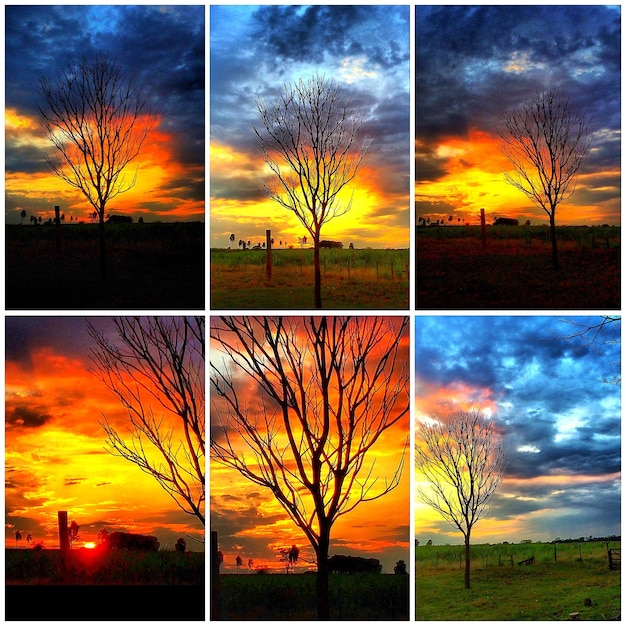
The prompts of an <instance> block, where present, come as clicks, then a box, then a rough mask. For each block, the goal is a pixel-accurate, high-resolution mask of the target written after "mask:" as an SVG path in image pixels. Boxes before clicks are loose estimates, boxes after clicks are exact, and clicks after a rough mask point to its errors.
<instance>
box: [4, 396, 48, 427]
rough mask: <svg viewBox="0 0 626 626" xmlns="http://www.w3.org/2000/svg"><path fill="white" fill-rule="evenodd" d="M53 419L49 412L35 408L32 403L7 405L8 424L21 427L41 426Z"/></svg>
mask: <svg viewBox="0 0 626 626" xmlns="http://www.w3.org/2000/svg"><path fill="white" fill-rule="evenodd" d="M7 404H8V402H7ZM53 419H54V418H53V416H52V415H50V414H49V413H42V412H41V411H39V410H38V409H33V408H32V407H31V405H28V406H26V405H18V406H14V407H10V406H7V407H6V423H7V425H11V426H15V427H19V428H41V427H42V426H45V425H46V424H47V423H48V422H50V421H52V420H53Z"/></svg>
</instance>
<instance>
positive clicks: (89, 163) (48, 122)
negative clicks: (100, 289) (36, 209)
mask: <svg viewBox="0 0 626 626" xmlns="http://www.w3.org/2000/svg"><path fill="white" fill-rule="evenodd" d="M39 93H40V96H41V98H42V101H43V103H42V104H41V105H38V106H37V111H38V113H39V117H40V120H41V124H42V126H43V129H44V131H45V133H46V136H47V138H48V139H49V140H50V141H51V142H52V144H53V145H54V147H55V149H56V150H55V153H54V155H52V156H49V157H48V167H49V169H50V172H51V173H52V174H54V175H55V176H57V177H58V178H60V179H61V180H63V181H65V182H66V183H67V184H69V185H71V186H72V187H75V188H76V189H78V190H79V191H80V192H81V193H82V194H83V195H84V196H85V198H87V200H88V201H89V203H90V204H91V205H92V206H93V208H94V209H95V213H96V215H97V217H99V220H100V230H99V235H100V237H99V238H100V276H101V279H102V280H105V279H106V250H105V237H104V218H105V210H106V207H107V204H108V202H109V201H110V200H111V199H112V198H115V197H116V196H117V195H119V194H121V193H124V192H126V191H128V190H129V189H131V188H132V187H134V185H135V182H136V179H137V172H136V171H135V173H134V175H132V176H130V177H128V176H127V171H126V169H127V166H128V165H129V164H130V163H131V162H132V161H133V160H134V159H135V158H136V157H137V156H138V155H139V153H140V151H141V149H142V147H143V144H144V141H145V139H146V137H147V136H148V133H149V132H150V131H151V129H152V127H153V126H154V124H155V122H156V120H157V117H156V115H155V114H154V113H152V111H151V110H150V108H149V107H148V96H147V95H146V93H145V92H144V91H143V90H142V89H140V88H138V87H136V86H134V85H133V83H132V81H131V80H130V79H128V78H127V77H126V76H125V75H124V72H123V68H122V64H121V63H120V62H119V61H117V60H115V59H113V58H111V57H109V56H107V55H105V54H103V53H100V54H99V55H98V56H96V57H95V58H94V59H92V60H88V59H86V58H83V59H82V60H81V61H78V62H74V63H71V64H70V65H68V67H67V68H66V69H65V70H64V71H62V72H59V73H58V74H57V77H56V81H55V82H54V83H53V82H51V81H50V80H49V79H48V78H42V79H41V81H40V86H39Z"/></svg>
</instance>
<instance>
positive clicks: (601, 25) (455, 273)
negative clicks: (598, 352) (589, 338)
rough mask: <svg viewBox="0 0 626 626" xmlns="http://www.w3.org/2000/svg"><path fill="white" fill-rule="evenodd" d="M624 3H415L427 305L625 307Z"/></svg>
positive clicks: (423, 304) (420, 300)
mask: <svg viewBox="0 0 626 626" xmlns="http://www.w3.org/2000/svg"><path fill="white" fill-rule="evenodd" d="M621 82H622V81H621V7H620V6H618V5H615V6H585V5H575V6H538V7H537V6H527V5H514V6H513V5H498V6H495V5H485V6H482V5H463V6H451V5H436V6H433V5H419V6H416V7H415V224H416V228H415V249H416V273H415V290H416V296H415V297H416V307H417V309H418V310H419V309H422V310H424V309H427V310H442V311H443V310H486V309H510V310H581V311H584V310H590V309H593V310H600V311H613V310H618V309H620V307H621V230H620V226H621V140H620V138H621Z"/></svg>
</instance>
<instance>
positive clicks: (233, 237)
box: [229, 233, 235, 243]
mask: <svg viewBox="0 0 626 626" xmlns="http://www.w3.org/2000/svg"><path fill="white" fill-rule="evenodd" d="M229 239H230V242H231V243H235V233H232V234H231V236H230V237H229Z"/></svg>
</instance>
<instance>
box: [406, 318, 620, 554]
mask: <svg viewBox="0 0 626 626" xmlns="http://www.w3.org/2000/svg"><path fill="white" fill-rule="evenodd" d="M565 320H568V321H569V323H568V321H565ZM599 321H600V318H589V317H579V318H564V319H563V320H561V319H560V318H556V317H524V316H522V317H498V316H495V317H469V316H466V317H456V316H453V317H445V316H441V317H421V316H418V317H417V318H416V320H415V335H416V337H415V341H416V349H415V375H416V391H415V393H416V400H415V410H416V413H415V419H416V420H417V423H419V421H420V420H423V419H424V418H431V419H446V418H447V417H448V416H449V415H453V414H455V413H456V412H458V411H459V410H468V409H471V408H472V407H473V408H476V409H477V410H482V411H485V412H486V413H487V414H488V415H490V416H491V419H493V420H494V421H495V423H496V427H497V430H498V431H499V432H501V433H502V437H503V443H504V445H505V448H506V449H507V451H508V461H509V462H508V467H507V469H506V472H505V475H504V480H503V482H502V483H501V485H500V486H499V488H498V490H497V491H496V494H495V496H494V498H493V501H492V506H491V512H490V514H489V516H488V517H487V518H485V519H484V520H481V521H480V522H479V523H478V524H477V525H476V526H475V529H474V531H473V532H472V537H473V540H474V541H475V542H485V541H487V542H501V541H521V540H522V539H532V540H533V541H538V540H541V541H551V540H552V539H555V538H556V537H561V538H569V537H572V538H578V537H581V536H590V535H593V536H596V537H598V536H603V535H611V534H617V535H619V534H621V526H620V482H621V480H620V448H621V446H620V430H621V423H620V386H619V385H616V384H611V383H610V382H609V381H615V377H616V376H618V375H619V371H620V344H619V332H620V326H621V324H620V323H613V324H610V325H608V326H606V327H605V330H604V331H603V332H602V333H601V334H600V335H599V336H598V338H597V339H596V341H594V342H593V343H592V344H589V342H588V339H586V338H585V337H580V338H577V339H569V340H568V339H566V337H569V336H571V335H573V334H574V333H576V332H578V331H580V330H581V329H582V328H583V327H585V326H586V325H594V324H597V323H598V322H599ZM572 322H573V323H572ZM416 480H417V481H418V482H420V475H419V474H416ZM415 524H416V537H417V539H420V540H423V541H427V540H428V539H432V540H433V542H434V543H462V537H461V535H460V533H459V532H458V531H456V532H455V531H454V530H452V528H451V527H450V526H449V525H448V523H447V522H445V521H443V520H442V519H441V518H439V517H437V515H436V514H435V513H434V512H433V511H432V510H431V509H429V508H428V507H426V506H425V505H423V504H421V503H418V504H417V505H416V508H415Z"/></svg>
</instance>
